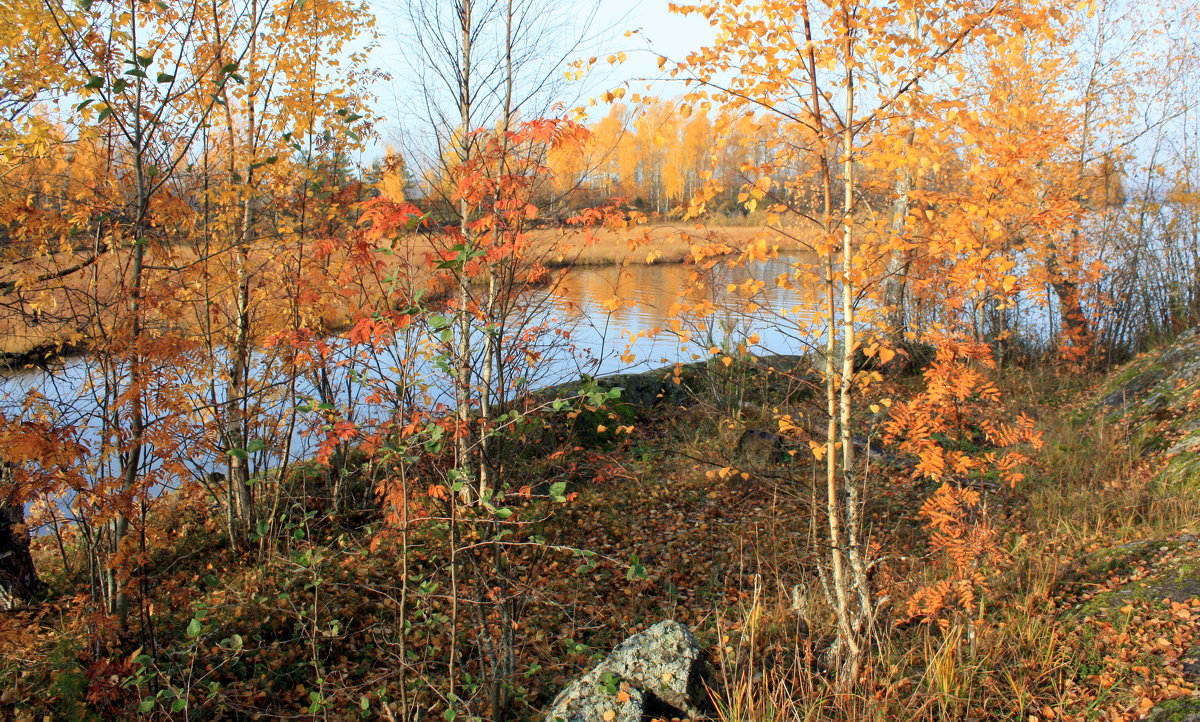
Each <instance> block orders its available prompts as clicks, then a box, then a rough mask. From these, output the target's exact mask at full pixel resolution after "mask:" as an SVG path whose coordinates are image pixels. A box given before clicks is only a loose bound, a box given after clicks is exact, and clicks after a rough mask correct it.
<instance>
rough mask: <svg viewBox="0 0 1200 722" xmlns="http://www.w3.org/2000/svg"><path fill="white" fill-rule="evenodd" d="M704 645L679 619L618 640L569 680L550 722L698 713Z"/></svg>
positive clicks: (629, 720) (629, 721) (622, 721)
mask: <svg viewBox="0 0 1200 722" xmlns="http://www.w3.org/2000/svg"><path fill="white" fill-rule="evenodd" d="M702 665H703V662H702V661H701V658H700V645H699V644H698V643H697V642H696V638H695V637H694V636H692V633H691V631H690V630H688V628H687V627H685V626H684V625H682V624H680V623H679V622H675V621H665V622H659V623H658V624H655V625H654V626H653V627H650V628H649V629H647V630H646V631H644V632H639V633H638V634H635V635H633V636H632V637H630V638H629V639H626V640H625V641H624V642H621V643H620V644H619V645H617V647H616V649H614V650H613V651H612V653H611V654H609V655H608V657H607V658H605V659H604V661H602V662H600V663H599V664H597V665H596V666H595V667H594V668H593V669H592V670H591V671H589V672H588V673H587V674H585V675H583V676H582V677H580V678H578V679H576V680H574V681H572V682H571V683H570V684H568V685H567V686H566V687H565V688H564V689H563V691H562V692H560V693H559V694H558V696H557V697H555V699H554V703H553V704H551V705H550V711H549V712H547V713H546V722H637V721H638V720H641V719H642V718H643V716H646V715H647V714H655V715H658V716H684V715H686V716H695V715H696V714H697V713H698V707H699V705H700V704H701V702H702V700H703V687H702V684H701V682H700V676H701V673H702V669H701V668H702Z"/></svg>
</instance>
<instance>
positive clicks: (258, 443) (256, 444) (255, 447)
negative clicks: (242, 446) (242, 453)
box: [246, 439, 267, 454]
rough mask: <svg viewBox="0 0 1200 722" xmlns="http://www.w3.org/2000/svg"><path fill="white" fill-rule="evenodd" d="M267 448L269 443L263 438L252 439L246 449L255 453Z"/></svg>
mask: <svg viewBox="0 0 1200 722" xmlns="http://www.w3.org/2000/svg"><path fill="white" fill-rule="evenodd" d="M265 448H267V445H266V443H265V442H264V441H263V440H262V439H251V440H250V443H249V444H248V445H247V446H246V451H248V452H250V453H251V454H253V453H254V452H256V451H262V450H263V449H265Z"/></svg>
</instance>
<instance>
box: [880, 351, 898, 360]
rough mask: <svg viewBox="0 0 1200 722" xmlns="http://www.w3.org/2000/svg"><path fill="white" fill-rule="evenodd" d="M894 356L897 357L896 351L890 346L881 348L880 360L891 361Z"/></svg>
mask: <svg viewBox="0 0 1200 722" xmlns="http://www.w3.org/2000/svg"><path fill="white" fill-rule="evenodd" d="M894 358H896V352H895V351H893V350H891V349H890V348H881V349H879V360H880V361H882V362H883V363H887V362H888V361H891V360H892V359H894Z"/></svg>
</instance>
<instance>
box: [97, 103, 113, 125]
mask: <svg viewBox="0 0 1200 722" xmlns="http://www.w3.org/2000/svg"><path fill="white" fill-rule="evenodd" d="M110 115H112V108H110V107H108V106H107V105H106V106H104V107H103V108H102V109H101V110H100V115H98V116H97V117H96V122H97V123H103V122H104V119H105V118H107V117H108V116H110Z"/></svg>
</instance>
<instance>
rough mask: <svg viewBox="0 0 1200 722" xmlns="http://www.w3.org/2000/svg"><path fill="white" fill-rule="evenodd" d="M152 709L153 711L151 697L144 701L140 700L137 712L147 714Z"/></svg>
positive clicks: (152, 699)
mask: <svg viewBox="0 0 1200 722" xmlns="http://www.w3.org/2000/svg"><path fill="white" fill-rule="evenodd" d="M152 709H154V698H153V697H147V698H146V699H144V700H142V703H141V704H139V705H138V712H149V711H150V710H152Z"/></svg>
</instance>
